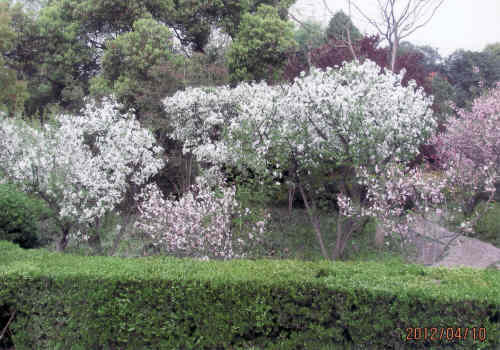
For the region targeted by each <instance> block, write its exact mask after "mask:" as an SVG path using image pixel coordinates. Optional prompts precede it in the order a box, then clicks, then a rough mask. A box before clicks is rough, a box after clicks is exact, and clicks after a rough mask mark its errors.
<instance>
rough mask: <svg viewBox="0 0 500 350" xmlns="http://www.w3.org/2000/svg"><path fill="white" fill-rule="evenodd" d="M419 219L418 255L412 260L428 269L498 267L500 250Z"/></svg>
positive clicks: (416, 238) (417, 227)
mask: <svg viewBox="0 0 500 350" xmlns="http://www.w3.org/2000/svg"><path fill="white" fill-rule="evenodd" d="M434 221H435V220H432V221H430V220H425V219H423V218H421V217H416V222H415V226H414V231H415V233H416V234H415V239H414V241H415V245H416V248H417V252H416V256H415V257H414V259H413V261H415V262H416V263H420V264H424V265H426V266H445V267H459V266H466V267H475V268H487V267H491V268H497V269H499V270H500V248H497V247H495V246H494V245H492V244H490V243H486V242H483V241H480V240H478V239H475V238H471V237H466V236H463V235H458V234H456V233H453V232H450V231H448V230H447V229H445V228H444V227H442V226H439V225H438V224H436V223H435V222H434Z"/></svg>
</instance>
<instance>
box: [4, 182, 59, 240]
mask: <svg viewBox="0 0 500 350" xmlns="http://www.w3.org/2000/svg"><path fill="white" fill-rule="evenodd" d="M47 215H50V210H49V209H48V208H47V206H46V205H45V204H44V203H43V201H41V200H39V199H35V198H31V197H30V196H28V195H27V194H25V193H23V192H21V191H19V190H18V189H16V187H15V186H14V185H12V184H0V240H5V241H10V242H14V243H17V244H19V245H20V246H21V247H22V248H35V247H38V246H40V240H39V238H38V233H39V232H38V220H40V219H41V218H42V217H44V216H47Z"/></svg>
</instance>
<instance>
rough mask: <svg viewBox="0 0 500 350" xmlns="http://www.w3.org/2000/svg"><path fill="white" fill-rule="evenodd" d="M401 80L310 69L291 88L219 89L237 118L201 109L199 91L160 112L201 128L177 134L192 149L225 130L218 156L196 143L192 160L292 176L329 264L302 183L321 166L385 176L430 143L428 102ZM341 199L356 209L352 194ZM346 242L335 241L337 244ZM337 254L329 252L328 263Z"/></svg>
mask: <svg viewBox="0 0 500 350" xmlns="http://www.w3.org/2000/svg"><path fill="white" fill-rule="evenodd" d="M403 75H404V72H401V73H400V74H394V73H392V72H389V71H384V72H383V73H382V74H381V73H380V68H379V67H378V66H377V65H376V64H375V63H373V62H371V61H369V60H365V62H364V63H363V64H359V63H358V62H351V63H346V64H344V65H343V66H342V67H340V68H339V69H337V70H333V69H327V70H326V71H321V70H318V69H312V70H311V74H310V75H308V76H305V75H302V76H301V77H300V78H296V79H295V82H294V83H293V84H291V85H281V86H267V85H266V84H265V83H260V84H241V85H239V86H238V87H237V88H235V89H233V90H230V91H229V90H228V89H227V88H223V89H222V91H223V92H220V94H224V98H226V99H228V100H231V101H232V104H231V105H235V106H237V107H236V108H232V109H231V110H232V111H235V110H236V111H237V113H232V114H230V115H229V114H228V113H225V112H223V111H221V109H220V108H218V107H217V108H213V106H212V105H213V103H212V105H210V104H209V103H205V102H203V101H204V98H205V97H204V96H206V94H207V92H206V90H205V91H203V90H201V89H191V90H188V91H185V92H178V93H177V94H176V95H175V96H174V98H173V99H170V98H169V99H167V100H166V101H165V106H166V109H167V112H168V111H172V110H175V109H178V110H182V111H183V112H184V113H185V114H184V118H188V119H189V118H192V117H196V118H201V120H202V121H203V123H200V124H199V128H194V127H191V128H187V129H185V130H183V131H181V133H183V134H182V135H183V136H182V137H185V145H186V144H188V145H193V143H192V142H191V141H190V140H193V138H194V136H195V135H196V133H197V132H201V130H204V128H207V127H211V125H212V124H211V123H209V122H208V121H209V120H218V121H219V122H220V125H221V126H222V127H225V132H224V134H225V137H224V139H223V140H222V142H220V141H219V145H221V146H220V147H223V149H224V150H225V152H224V153H223V152H218V151H217V148H216V147H212V146H211V147H207V145H206V144H203V142H202V143H201V145H199V146H195V147H194V150H193V152H201V153H205V154H210V153H212V155H211V156H212V157H214V158H215V157H217V156H221V155H222V154H224V157H222V158H224V160H225V161H227V162H232V163H234V164H244V165H245V166H247V167H248V166H249V167H251V168H253V169H256V170H257V171H258V172H259V173H261V174H265V173H267V174H269V175H274V176H275V175H276V173H282V172H283V171H284V170H285V166H286V168H287V170H289V171H290V170H291V173H292V180H293V181H294V182H295V184H296V186H297V187H298V189H299V191H300V193H301V195H302V198H303V199H304V203H305V205H306V208H307V210H308V213H309V215H310V218H311V221H312V224H313V226H314V229H315V232H316V236H317V239H318V241H319V244H320V247H321V251H322V253H323V255H324V257H325V258H329V257H330V254H328V252H327V250H326V246H325V244H324V242H323V239H322V234H321V230H320V227H319V224H318V220H317V217H315V215H314V208H315V204H314V200H313V196H312V195H311V193H310V191H309V194H307V193H306V192H308V190H311V187H310V186H309V184H308V183H307V181H306V179H307V177H308V175H309V174H310V173H311V171H312V170H313V169H318V168H321V167H325V166H326V167H328V166H329V167H333V166H335V165H339V164H341V165H347V166H349V167H354V168H356V167H359V166H364V167H366V168H367V169H368V170H369V171H373V169H374V168H375V166H376V165H378V166H379V167H381V168H384V166H385V165H386V164H388V163H389V162H391V161H396V162H402V161H406V160H410V159H411V158H412V157H413V156H415V155H416V154H417V152H418V149H417V148H418V145H419V144H421V143H422V142H424V141H425V140H426V139H428V138H429V137H430V136H431V135H432V133H433V130H434V129H435V127H436V125H437V124H436V121H435V120H434V118H433V116H432V111H431V108H430V107H431V104H432V98H430V97H427V96H426V95H425V94H424V92H423V90H422V89H417V88H416V84H415V83H414V82H411V81H410V82H409V83H408V86H407V87H403V86H402V85H401V80H402V77H403ZM204 94H205V95H204ZM202 96H203V97H202ZM213 98H216V99H217V97H216V95H213ZM224 101H226V100H224ZM195 105H196V106H199V105H201V106H203V108H205V109H204V112H203V113H204V114H201V113H197V112H196V110H195V109H193V108H192V107H193V106H195ZM189 108H191V114H189ZM197 108H200V107H197ZM186 112H187V113H186ZM222 121H223V122H222ZM221 149H222V148H221ZM270 161H271V163H272V164H273V165H274V168H271V169H270V167H269V163H270ZM344 192H348V190H345V191H344ZM348 194H349V196H350V197H351V199H353V200H354V202H355V203H356V204H358V205H359V194H356V193H348ZM351 232H352V230H351ZM348 236H349V234H347V235H346V236H344V235H342V233H341V232H338V233H337V237H338V238H339V237H340V238H339V239H340V240H345V239H346V237H348ZM340 254H341V252H340V251H335V252H334V253H333V254H332V256H333V257H334V258H336V257H339V255H340Z"/></svg>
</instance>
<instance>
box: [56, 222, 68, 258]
mask: <svg viewBox="0 0 500 350" xmlns="http://www.w3.org/2000/svg"><path fill="white" fill-rule="evenodd" d="M69 230H70V227H69V226H64V227H62V237H61V239H60V240H59V241H58V242H57V243H56V250H57V251H58V252H63V251H64V250H65V249H66V246H67V245H68V237H69Z"/></svg>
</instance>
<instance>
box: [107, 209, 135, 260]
mask: <svg viewBox="0 0 500 350" xmlns="http://www.w3.org/2000/svg"><path fill="white" fill-rule="evenodd" d="M124 215H125V218H124V219H123V222H122V224H123V226H121V227H120V231H119V232H118V233H117V234H116V237H115V238H114V239H113V246H112V247H111V251H110V252H109V255H111V256H112V255H115V253H116V250H117V249H118V245H119V244H120V242H121V240H122V238H123V236H124V234H125V231H126V230H127V227H128V225H129V223H130V221H131V219H132V214H124Z"/></svg>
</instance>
